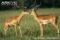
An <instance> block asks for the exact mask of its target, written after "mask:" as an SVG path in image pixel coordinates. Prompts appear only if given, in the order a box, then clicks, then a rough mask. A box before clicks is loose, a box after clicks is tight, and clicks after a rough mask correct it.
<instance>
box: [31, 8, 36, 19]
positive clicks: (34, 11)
mask: <svg viewBox="0 0 60 40" xmlns="http://www.w3.org/2000/svg"><path fill="white" fill-rule="evenodd" d="M31 15H33V16H34V17H35V18H36V17H37V12H36V10H35V9H32V11H31Z"/></svg>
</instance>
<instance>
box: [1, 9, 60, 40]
mask: <svg viewBox="0 0 60 40" xmlns="http://www.w3.org/2000/svg"><path fill="white" fill-rule="evenodd" d="M59 10H60V8H49V9H48V8H44V9H43V8H41V9H38V10H37V14H38V15H47V14H50V13H49V12H53V13H51V15H57V16H58V17H59V16H60V11H59ZM20 12H21V10H6V11H0V40H58V39H46V38H47V37H57V31H56V29H55V28H54V27H53V25H51V24H47V25H45V27H44V37H45V39H40V38H39V36H40V30H39V29H40V28H39V24H38V23H37V22H36V20H35V19H34V17H33V16H31V15H26V16H24V17H23V18H22V20H21V22H20V27H21V31H22V35H23V36H22V37H20V33H19V29H18V26H17V31H18V37H16V35H15V31H14V28H13V27H11V28H9V30H8V31H7V35H6V36H4V35H3V33H2V32H3V23H4V20H5V19H7V18H9V17H10V16H15V15H19V14H20ZM59 24H60V18H59V19H58V26H60V25H59ZM59 29H60V27H59ZM34 38H36V39H34Z"/></svg>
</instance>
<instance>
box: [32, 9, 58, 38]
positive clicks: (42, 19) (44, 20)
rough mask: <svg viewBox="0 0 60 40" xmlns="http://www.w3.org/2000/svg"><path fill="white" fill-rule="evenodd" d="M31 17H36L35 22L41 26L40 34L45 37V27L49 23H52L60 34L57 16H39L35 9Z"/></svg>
mask: <svg viewBox="0 0 60 40" xmlns="http://www.w3.org/2000/svg"><path fill="white" fill-rule="evenodd" d="M31 15H32V16H34V18H35V20H36V21H37V22H38V23H39V25H40V32H41V35H40V36H42V37H43V25H46V24H48V23H51V24H52V25H53V26H54V27H55V28H56V30H57V33H59V28H58V25H57V16H53V15H37V12H36V10H35V9H34V8H33V9H32V10H31Z"/></svg>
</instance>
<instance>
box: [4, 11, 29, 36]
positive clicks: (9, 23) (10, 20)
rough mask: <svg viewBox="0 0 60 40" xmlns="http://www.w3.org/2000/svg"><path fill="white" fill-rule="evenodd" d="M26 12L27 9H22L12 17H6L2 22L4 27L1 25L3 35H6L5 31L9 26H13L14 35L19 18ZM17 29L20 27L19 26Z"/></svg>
mask: <svg viewBox="0 0 60 40" xmlns="http://www.w3.org/2000/svg"><path fill="white" fill-rule="evenodd" d="M27 14H29V12H28V11H22V12H21V14H20V15H18V16H13V17H10V18H8V19H6V20H5V22H4V27H3V30H4V33H5V35H6V32H7V30H8V28H9V27H14V30H15V32H16V36H17V30H16V27H17V24H19V22H20V20H21V18H22V17H23V16H24V15H27ZM19 29H20V27H19ZM20 33H21V29H20ZM21 36H22V33H21Z"/></svg>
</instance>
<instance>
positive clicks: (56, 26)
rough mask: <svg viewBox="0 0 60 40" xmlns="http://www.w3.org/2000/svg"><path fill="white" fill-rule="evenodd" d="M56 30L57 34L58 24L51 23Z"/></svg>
mask: <svg viewBox="0 0 60 40" xmlns="http://www.w3.org/2000/svg"><path fill="white" fill-rule="evenodd" d="M51 24H52V25H53V26H54V27H55V28H56V30H57V33H58V36H59V28H58V25H56V24H55V23H51Z"/></svg>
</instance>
